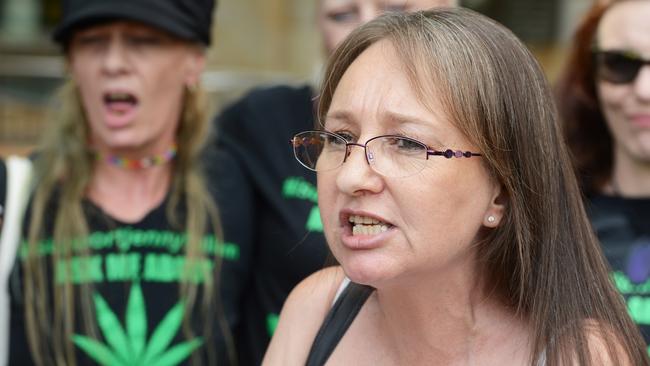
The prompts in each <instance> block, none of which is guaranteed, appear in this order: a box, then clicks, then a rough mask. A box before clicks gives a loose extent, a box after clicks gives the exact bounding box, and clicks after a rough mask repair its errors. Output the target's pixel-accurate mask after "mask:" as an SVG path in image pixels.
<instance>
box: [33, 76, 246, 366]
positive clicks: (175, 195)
mask: <svg viewBox="0 0 650 366" xmlns="http://www.w3.org/2000/svg"><path fill="white" fill-rule="evenodd" d="M184 98H185V99H184V101H183V111H182V114H181V116H180V123H179V126H178V131H177V134H176V143H177V146H178V147H177V156H176V158H175V160H174V162H173V175H172V183H171V187H172V191H171V194H170V196H169V197H170V198H169V200H168V203H167V207H166V215H167V217H168V219H169V221H170V222H171V223H172V225H174V226H175V227H178V228H180V229H181V230H184V231H185V232H186V233H187V238H188V239H187V243H186V244H185V256H186V258H187V259H188V260H187V261H186V263H191V262H192V260H200V259H202V258H204V257H205V254H203V253H202V251H201V241H202V239H203V236H204V235H205V233H206V232H207V230H210V227H211V228H212V230H214V233H215V237H216V238H221V227H220V223H219V219H218V211H217V207H216V205H215V204H214V202H213V200H212V198H211V197H210V195H209V193H208V191H207V188H206V185H205V179H204V177H203V175H202V172H201V169H200V167H199V166H198V156H199V153H200V151H201V149H202V147H203V146H204V143H205V138H206V136H207V128H208V120H207V118H206V113H205V108H204V97H203V96H202V93H201V91H200V90H196V91H190V90H187V91H186V93H185V97H184ZM60 99H61V101H62V104H61V107H60V109H59V112H58V117H57V118H55V120H54V123H55V125H54V126H52V128H50V129H48V132H49V133H47V134H46V135H45V136H44V143H43V146H42V148H41V150H40V151H39V154H38V157H37V159H36V161H35V176H36V187H35V191H34V195H33V202H32V206H31V207H32V209H31V216H30V218H29V220H30V226H29V230H28V234H27V235H28V236H27V242H28V246H29V251H28V253H29V254H28V256H27V257H26V258H25V260H24V262H23V282H24V296H25V321H26V333H27V338H28V341H29V345H30V349H31V352H32V355H33V358H34V360H35V361H36V362H37V364H39V365H75V364H76V357H75V351H74V345H73V344H72V342H71V341H70V340H71V339H72V334H73V332H74V330H75V322H74V319H75V313H76V312H77V309H76V308H77V306H76V304H77V303H76V301H79V304H80V306H79V309H78V311H79V312H80V313H81V318H82V319H83V323H84V327H85V328H84V331H85V332H86V333H87V334H89V335H91V336H92V337H93V338H95V339H99V338H100V337H99V336H98V331H97V324H96V322H95V321H94V319H95V316H94V310H93V309H94V305H93V302H92V292H93V288H92V285H88V284H82V285H80V286H79V291H78V293H77V294H75V291H74V287H73V286H72V284H71V283H69V281H68V282H66V283H64V284H60V285H58V284H55V282H54V281H55V280H54V278H52V277H53V276H48V273H47V270H46V268H47V267H48V262H47V261H50V264H51V265H52V266H54V265H55V263H56V261H57V260H60V259H70V258H71V256H72V247H73V245H74V240H78V238H87V236H88V234H89V232H88V231H89V228H88V222H87V219H86V215H85V213H84V209H83V207H82V200H83V198H84V196H85V192H86V188H87V186H88V183H89V181H90V178H91V176H92V174H93V165H94V159H93V156H92V154H91V153H90V152H89V150H88V148H87V146H86V141H87V140H88V139H87V137H88V133H89V131H88V123H87V122H86V119H85V116H84V113H83V109H82V105H81V102H80V96H79V95H78V90H77V87H76V85H75V84H74V83H73V82H72V81H69V82H68V83H67V84H66V85H64V86H63V87H62V89H61V92H60ZM181 205H182V208H181ZM53 208H54V211H53V212H50V210H52V209H53ZM179 209H180V210H181V211H182V212H185V215H182V216H181V215H178V213H179ZM50 217H52V218H53V219H49V218H50ZM179 217H182V218H183V222H179ZM50 226H51V227H52V228H53V229H52V230H53V233H52V234H47V232H46V231H47V229H46V228H47V227H50ZM44 235H53V237H52V239H53V242H54V243H56V245H57V250H56V251H53V253H52V257H51V259H47V258H46V257H40V256H39V255H38V247H37V245H38V242H39V241H41V240H43V239H44ZM81 240H84V239H81ZM82 248H86V249H83V250H85V251H86V254H89V253H88V252H89V251H90V249H88V248H87V246H82ZM218 264H219V263H217V265H215V271H214V273H209V274H208V273H206V275H205V277H204V278H206V281H205V282H204V284H203V286H202V290H203V301H202V303H201V304H198V303H196V299H197V290H198V286H197V285H196V284H194V283H193V282H192V283H181V284H180V285H179V291H180V294H181V297H182V298H184V299H185V302H186V309H189V310H186V314H185V315H186V316H185V320H184V326H183V329H184V333H185V335H186V336H187V337H188V338H189V337H193V335H192V334H191V331H190V327H189V325H188V324H189V321H190V320H189V315H190V314H188V313H187V312H188V311H191V309H193V308H194V306H195V304H196V305H197V306H198V307H199V309H201V310H202V317H203V318H201V322H202V324H205V328H204V330H203V333H204V334H202V336H203V337H204V338H205V339H206V340H211V339H213V338H212V337H213V330H212V325H213V324H214V321H213V319H214V318H215V316H216V317H217V321H219V324H220V328H221V329H220V330H221V331H222V332H223V333H224V337H225V339H226V343H227V351H228V352H229V357H230V358H231V360H234V355H233V353H232V352H233V346H232V341H231V339H230V337H229V336H230V333H229V331H228V330H227V327H226V325H225V323H224V322H225V319H224V317H223V314H222V313H221V312H222V309H221V302H220V299H219V291H218V280H217V277H218V276H217V274H218V271H219V269H220V266H219V265H218ZM51 300H53V301H54V303H53V305H54V306H53V307H51V306H50V303H49V302H50V301H51ZM206 349H207V352H208V357H209V358H210V360H202V361H200V363H201V364H206V363H209V364H214V363H215V362H214V361H215V358H216V355H215V354H214V349H213V347H210V346H207V347H206ZM196 361H197V360H195V362H196Z"/></svg>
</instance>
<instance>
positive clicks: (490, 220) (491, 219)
mask: <svg viewBox="0 0 650 366" xmlns="http://www.w3.org/2000/svg"><path fill="white" fill-rule="evenodd" d="M487 220H488V222H489V223H494V222H495V221H497V219H496V217H494V216H492V215H490V216H488V218H487Z"/></svg>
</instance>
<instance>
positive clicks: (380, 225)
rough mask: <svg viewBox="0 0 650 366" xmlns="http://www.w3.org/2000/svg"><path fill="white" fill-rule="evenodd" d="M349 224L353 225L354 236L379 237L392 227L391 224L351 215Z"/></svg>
mask: <svg viewBox="0 0 650 366" xmlns="http://www.w3.org/2000/svg"><path fill="white" fill-rule="evenodd" d="M348 222H350V224H352V235H377V234H380V233H384V232H386V231H388V229H390V228H391V227H392V225H391V224H388V223H385V222H381V221H379V220H377V219H374V218H372V217H368V216H359V215H351V216H350V217H349V218H348Z"/></svg>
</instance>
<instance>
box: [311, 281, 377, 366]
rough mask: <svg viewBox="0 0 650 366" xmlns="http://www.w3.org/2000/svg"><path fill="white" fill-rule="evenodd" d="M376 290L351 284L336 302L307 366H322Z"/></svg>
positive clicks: (313, 346)
mask: <svg viewBox="0 0 650 366" xmlns="http://www.w3.org/2000/svg"><path fill="white" fill-rule="evenodd" d="M374 290H375V289H374V288H372V287H370V286H366V285H360V284H358V283H354V282H350V283H349V284H348V285H347V286H346V287H345V289H344V290H343V292H341V294H340V296H339V297H338V299H336V301H335V302H334V305H333V306H332V308H331V309H330V311H329V313H328V314H327V316H326V317H325V320H324V321H323V324H322V325H321V327H320V329H319V330H318V334H316V338H315V339H314V343H313V344H312V346H311V349H310V350H309V356H308V357H307V363H306V365H307V366H322V365H324V364H325V362H327V359H328V358H329V357H330V355H331V354H332V352H333V351H334V349H335V348H336V346H337V345H338V344H339V341H340V340H341V338H342V337H343V335H344V334H345V332H346V331H347V330H348V328H349V327H350V324H352V322H353V321H354V318H356V316H357V314H358V313H359V310H361V307H362V306H363V304H364V303H365V302H366V300H367V299H368V297H369V296H370V294H371V293H372V292H373V291H374Z"/></svg>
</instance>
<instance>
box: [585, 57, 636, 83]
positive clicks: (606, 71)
mask: <svg viewBox="0 0 650 366" xmlns="http://www.w3.org/2000/svg"><path fill="white" fill-rule="evenodd" d="M596 65H597V67H598V77H599V78H600V79H602V80H605V81H609V82H610V83H615V84H624V83H629V82H631V81H633V80H634V78H636V75H637V73H638V72H639V69H641V66H643V61H642V60H641V59H639V58H638V57H635V56H634V55H631V54H628V53H624V52H612V51H604V52H598V53H597V54H596Z"/></svg>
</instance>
